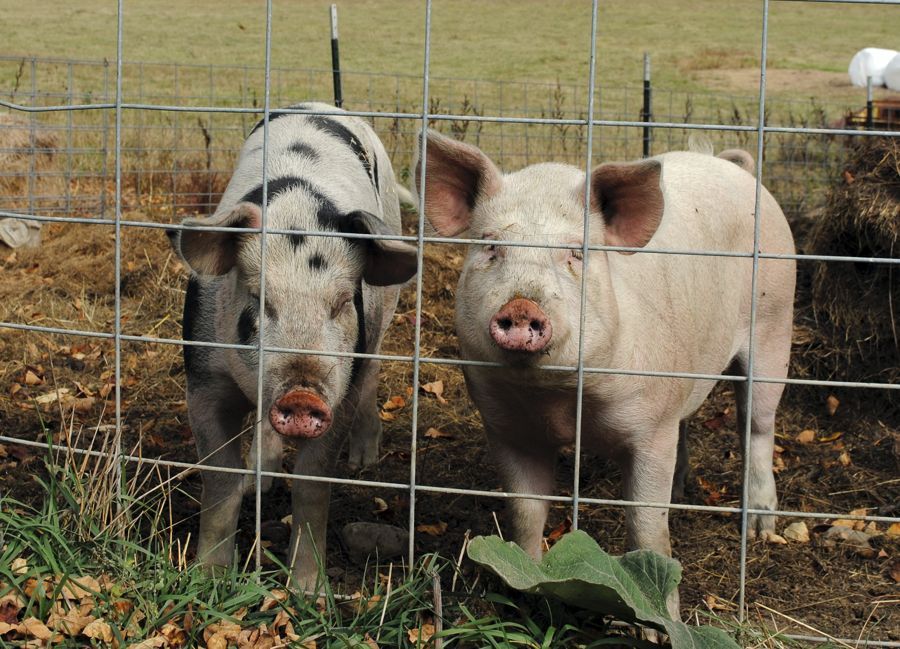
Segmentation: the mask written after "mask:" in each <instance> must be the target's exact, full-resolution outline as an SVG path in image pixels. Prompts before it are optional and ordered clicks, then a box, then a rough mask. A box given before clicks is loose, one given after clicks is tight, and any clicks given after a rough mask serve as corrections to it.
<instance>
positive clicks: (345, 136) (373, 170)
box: [308, 115, 378, 193]
mask: <svg viewBox="0 0 900 649" xmlns="http://www.w3.org/2000/svg"><path fill="white" fill-rule="evenodd" d="M308 119H309V121H310V122H311V123H312V124H314V125H315V126H316V128H318V129H319V130H321V131H325V132H326V133H328V134H329V135H332V136H334V137H336V138H337V139H339V140H340V141H341V142H343V143H344V145H345V146H347V147H348V148H349V149H350V150H351V151H352V152H353V155H355V156H356V159H357V160H359V161H360V163H362V166H363V169H365V172H366V175H367V176H368V177H369V180H370V181H371V182H372V185H373V186H374V187H375V191H376V193H377V192H378V166H377V162H374V159H375V158H374V156H372V158H371V159H370V158H369V154H368V152H366V148H365V147H364V146H363V144H362V142H361V141H360V139H359V138H358V137H357V136H356V135H355V134H354V133H353V131H351V130H350V129H349V128H347V127H346V126H344V125H343V124H341V123H340V122H338V120H336V119H334V118H333V117H329V116H325V115H310V116H309V117H308Z"/></svg>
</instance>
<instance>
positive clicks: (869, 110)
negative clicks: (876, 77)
mask: <svg viewBox="0 0 900 649" xmlns="http://www.w3.org/2000/svg"><path fill="white" fill-rule="evenodd" d="M874 125H875V106H874V104H873V102H872V75H871V74H870V75H869V76H867V77H866V130H869V131H871V130H872V127H873V126H874Z"/></svg>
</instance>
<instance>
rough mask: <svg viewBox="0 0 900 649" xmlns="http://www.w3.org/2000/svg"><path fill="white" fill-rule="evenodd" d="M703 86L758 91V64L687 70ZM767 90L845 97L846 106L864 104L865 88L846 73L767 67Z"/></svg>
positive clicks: (882, 91)
mask: <svg viewBox="0 0 900 649" xmlns="http://www.w3.org/2000/svg"><path fill="white" fill-rule="evenodd" d="M690 74H691V76H692V78H693V79H695V80H696V81H697V82H699V84H700V85H701V86H702V87H705V88H709V89H710V90H711V91H722V92H729V93H735V94H744V95H750V96H752V95H756V94H759V67H758V66H756V64H755V63H754V66H753V67H743V68H727V67H724V68H713V69H706V70H694V71H692V72H690ZM766 91H767V92H769V93H773V94H776V95H779V96H781V95H782V94H790V95H791V96H793V97H797V98H800V99H805V98H810V97H816V98H819V99H821V100H827V101H829V102H838V101H844V100H846V101H847V102H848V106H852V107H853V108H859V107H860V106H865V88H857V87H856V86H854V85H853V84H851V83H850V78H849V76H848V75H847V73H846V72H825V71H823V70H794V69H782V68H771V67H770V68H767V69H766ZM896 95H897V93H894V92H891V91H890V90H888V89H887V88H873V96H874V97H875V99H881V98H883V97H896Z"/></svg>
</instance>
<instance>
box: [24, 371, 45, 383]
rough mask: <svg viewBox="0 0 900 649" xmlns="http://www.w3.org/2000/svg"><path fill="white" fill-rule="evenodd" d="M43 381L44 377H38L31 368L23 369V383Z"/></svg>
mask: <svg viewBox="0 0 900 649" xmlns="http://www.w3.org/2000/svg"><path fill="white" fill-rule="evenodd" d="M43 382H44V379H42V378H41V377H39V376H38V375H37V374H35V373H34V372H32V371H31V370H25V385H40V384H41V383H43Z"/></svg>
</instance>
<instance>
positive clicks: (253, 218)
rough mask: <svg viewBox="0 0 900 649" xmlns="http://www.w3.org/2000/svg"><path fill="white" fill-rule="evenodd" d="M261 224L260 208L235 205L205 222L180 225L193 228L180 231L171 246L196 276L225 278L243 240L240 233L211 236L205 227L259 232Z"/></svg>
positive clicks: (201, 219)
mask: <svg viewBox="0 0 900 649" xmlns="http://www.w3.org/2000/svg"><path fill="white" fill-rule="evenodd" d="M261 223H262V214H261V212H260V209H259V205H255V204H254V203H238V204H237V205H236V206H235V207H233V208H232V209H231V210H227V211H222V212H217V213H215V214H213V215H212V216H210V217H208V218H199V219H198V218H186V219H184V221H182V225H187V226H192V227H196V228H198V229H195V230H181V231H180V234H176V235H175V236H174V237H173V239H172V245H173V246H174V247H175V249H176V250H177V251H178V252H179V253H180V254H181V257H182V258H183V259H184V260H185V262H187V265H188V266H190V267H191V270H193V271H194V272H195V273H199V274H200V275H224V274H225V273H227V272H228V271H229V270H231V269H232V268H233V267H234V264H235V262H236V261H237V252H238V247H239V245H240V240H241V238H242V237H244V236H246V235H244V234H243V233H240V232H210V231H208V230H207V231H204V229H203V228H208V227H220V228H224V227H228V228H258V227H260V224H261Z"/></svg>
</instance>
